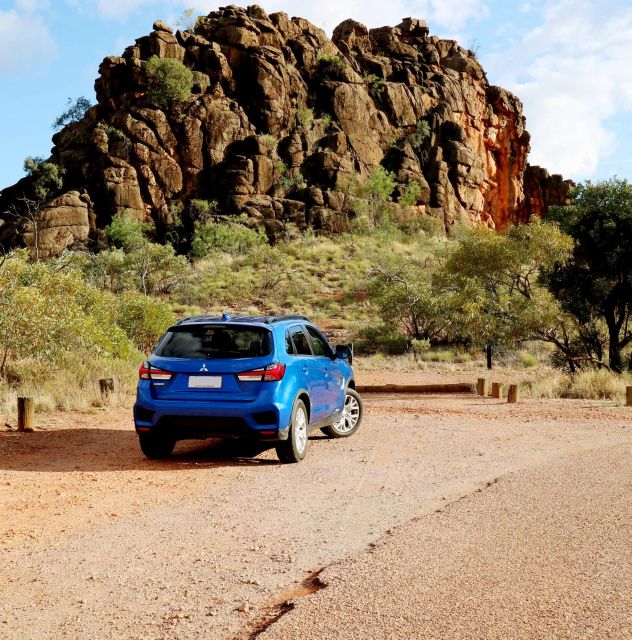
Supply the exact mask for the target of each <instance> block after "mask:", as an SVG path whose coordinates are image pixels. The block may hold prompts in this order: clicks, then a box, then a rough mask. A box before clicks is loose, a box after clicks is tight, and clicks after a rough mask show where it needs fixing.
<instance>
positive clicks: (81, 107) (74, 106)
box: [53, 96, 92, 131]
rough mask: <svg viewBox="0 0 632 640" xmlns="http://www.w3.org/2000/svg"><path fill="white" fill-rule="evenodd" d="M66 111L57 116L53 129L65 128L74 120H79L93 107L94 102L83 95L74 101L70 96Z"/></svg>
mask: <svg viewBox="0 0 632 640" xmlns="http://www.w3.org/2000/svg"><path fill="white" fill-rule="evenodd" d="M66 107H67V109H66V111H64V112H63V113H62V114H61V115H59V116H57V118H55V121H54V122H53V129H55V131H57V130H58V129H63V127H66V126H68V125H69V124H71V123H72V122H78V121H79V120H81V119H82V118H83V117H84V116H85V115H86V113H87V112H88V111H89V110H90V109H91V108H92V103H91V102H90V100H88V99H87V98H85V97H83V96H81V97H80V98H77V99H76V100H74V101H73V99H72V98H68V100H67V102H66Z"/></svg>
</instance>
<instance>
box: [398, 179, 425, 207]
mask: <svg viewBox="0 0 632 640" xmlns="http://www.w3.org/2000/svg"><path fill="white" fill-rule="evenodd" d="M420 195H421V185H420V184H419V183H418V182H417V181H416V180H411V181H410V182H409V183H408V184H407V185H406V188H405V189H404V193H403V194H402V196H401V198H400V199H399V203H400V204H401V205H402V206H403V207H412V206H414V205H416V204H417V201H418V200H419V196H420Z"/></svg>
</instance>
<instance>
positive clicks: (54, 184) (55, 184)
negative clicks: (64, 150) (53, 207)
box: [24, 157, 66, 202]
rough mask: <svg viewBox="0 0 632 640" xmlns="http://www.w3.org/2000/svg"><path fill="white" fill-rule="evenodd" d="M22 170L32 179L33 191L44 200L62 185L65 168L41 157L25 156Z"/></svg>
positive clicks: (38, 197) (41, 200)
mask: <svg viewBox="0 0 632 640" xmlns="http://www.w3.org/2000/svg"><path fill="white" fill-rule="evenodd" d="M24 171H25V172H26V173H27V174H28V175H29V176H30V177H31V178H32V179H33V187H32V188H33V193H34V195H35V197H36V198H37V199H38V200H39V201H40V202H44V201H46V200H50V199H51V198H52V197H53V196H54V195H55V194H56V193H57V192H59V191H61V189H62V187H63V186H64V174H65V173H66V169H64V167H62V166H60V165H58V164H56V163H54V162H47V161H45V160H44V159H43V158H31V157H29V158H26V160H25V161H24Z"/></svg>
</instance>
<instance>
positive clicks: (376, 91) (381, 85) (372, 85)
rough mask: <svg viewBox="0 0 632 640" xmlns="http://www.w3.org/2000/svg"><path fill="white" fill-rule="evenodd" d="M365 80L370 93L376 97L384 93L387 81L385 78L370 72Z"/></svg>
mask: <svg viewBox="0 0 632 640" xmlns="http://www.w3.org/2000/svg"><path fill="white" fill-rule="evenodd" d="M365 80H366V82H367V84H368V86H369V93H370V94H371V95H372V96H373V97H374V98H379V97H380V96H381V95H382V94H383V93H384V90H385V89H386V81H385V80H384V78H380V76H377V75H375V74H374V73H370V74H369V75H368V76H366V78H365Z"/></svg>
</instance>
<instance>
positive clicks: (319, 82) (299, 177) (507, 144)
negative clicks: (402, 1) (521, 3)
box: [0, 6, 569, 254]
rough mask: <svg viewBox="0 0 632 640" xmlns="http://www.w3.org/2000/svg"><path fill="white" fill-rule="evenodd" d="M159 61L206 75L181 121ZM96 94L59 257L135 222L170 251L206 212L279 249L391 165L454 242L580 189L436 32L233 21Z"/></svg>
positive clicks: (69, 146)
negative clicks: (537, 149) (128, 219)
mask: <svg viewBox="0 0 632 640" xmlns="http://www.w3.org/2000/svg"><path fill="white" fill-rule="evenodd" d="M152 56H158V57H161V58H173V59H175V60H178V61H180V62H182V63H183V64H185V65H186V66H187V67H189V68H190V69H191V70H193V71H194V72H195V76H194V77H195V85H194V87H193V94H192V96H191V98H190V99H188V100H186V101H185V102H183V103H180V104H177V105H174V106H173V107H172V108H169V109H163V108H161V107H160V106H159V105H158V104H156V103H155V102H153V101H152V98H151V95H150V93H149V92H148V80H149V79H148V76H147V71H146V68H145V62H146V61H147V60H148V59H149V58H150V57H152ZM95 88H96V94H97V101H98V104H97V105H96V106H95V107H93V108H92V109H91V110H90V111H89V112H88V113H87V114H86V116H85V117H84V118H83V119H82V120H81V121H80V122H76V123H73V124H71V125H69V126H68V127H66V128H65V129H64V130H62V131H61V132H59V133H58V134H56V135H55V136H54V138H53V142H54V144H55V146H54V148H53V151H52V157H51V160H52V161H54V162H57V163H59V164H62V165H63V166H64V167H65V169H66V178H65V185H66V187H65V188H66V189H67V190H68V192H67V193H65V194H60V197H58V198H56V199H54V200H53V201H52V202H49V203H48V204H47V205H46V207H45V210H44V213H45V219H46V222H45V224H46V225H47V226H46V227H45V229H46V230H47V235H46V243H47V244H46V246H47V249H46V252H47V253H49V254H53V253H54V252H55V251H56V250H58V249H60V248H63V247H64V246H68V245H69V243H73V242H75V243H76V242H85V241H86V239H87V238H88V237H92V238H94V237H96V233H97V229H98V228H99V227H103V226H105V225H107V224H108V223H109V221H110V220H111V218H112V216H113V215H114V214H116V213H121V212H126V213H127V214H128V215H131V216H134V217H136V218H138V219H146V220H150V221H153V223H154V224H155V227H156V230H157V234H158V236H159V237H160V236H164V234H166V233H167V232H168V231H169V229H170V228H171V227H172V226H173V225H174V224H178V225H181V226H182V225H184V226H185V227H186V226H187V225H192V224H193V221H192V220H190V219H188V218H187V211H188V203H189V202H190V200H192V199H208V200H215V201H217V202H218V205H219V206H218V211H219V213H220V214H221V215H223V216H226V215H238V214H246V215H247V216H248V219H249V220H250V221H251V224H253V225H260V226H262V227H264V228H265V229H266V231H267V233H268V235H269V236H270V237H271V238H272V239H274V238H275V237H277V236H279V235H280V234H282V233H284V232H285V231H286V230H287V228H288V227H289V226H295V227H297V228H298V229H305V228H307V227H313V228H314V229H317V230H322V231H323V232H328V233H336V232H340V231H344V230H346V229H348V228H349V223H350V219H351V218H352V217H353V215H354V213H353V210H352V207H351V204H350V202H352V201H353V198H350V197H349V185H350V184H351V183H352V181H353V180H356V179H358V178H359V179H360V180H362V179H364V178H366V177H367V176H368V175H369V174H370V173H371V172H372V171H374V170H375V168H376V167H377V166H379V165H382V166H384V167H385V168H387V169H388V170H390V171H392V172H393V173H394V174H395V176H396V178H397V181H398V187H397V189H396V191H395V194H394V195H395V199H397V198H398V197H400V196H401V195H402V194H403V193H404V190H405V189H406V186H407V185H409V184H410V183H411V182H417V183H418V185H419V187H420V188H419V189H418V190H417V191H418V193H419V196H418V199H417V203H416V205H415V214H416V215H419V216H423V215H428V216H432V217H434V218H436V219H437V220H439V221H440V223H441V226H442V227H443V228H444V229H445V230H446V231H449V229H450V228H451V227H452V225H454V224H455V223H456V222H464V223H466V224H484V225H487V226H489V227H493V228H496V229H499V230H502V229H505V228H506V227H507V226H508V225H510V224H512V223H518V222H522V221H524V220H527V219H528V218H529V217H530V216H531V215H544V214H546V211H547V208H548V206H550V205H552V204H558V203H560V202H564V201H565V199H566V197H567V192H568V188H569V183H568V182H564V181H563V179H562V178H561V177H560V176H553V177H551V176H549V175H548V174H547V173H546V172H545V171H544V170H542V169H539V168H536V167H529V165H528V164H527V156H528V152H529V134H528V133H527V131H526V129H525V118H524V116H523V113H522V105H521V103H520V101H519V100H518V99H517V98H516V97H515V96H513V95H512V94H510V93H509V92H508V91H506V90H504V89H501V88H499V87H494V86H490V85H489V83H488V81H487V78H486V76H485V72H484V70H483V69H482V67H481V65H480V64H479V62H478V61H477V59H476V57H475V55H474V54H473V53H472V52H470V51H467V50H465V49H463V48H462V47H460V46H459V45H458V44H457V43H456V42H454V41H450V40H440V39H439V38H436V37H434V36H431V35H430V34H429V31H428V26H427V25H426V23H425V22H424V21H423V20H416V19H412V18H406V19H405V20H403V21H402V22H401V24H399V25H398V26H396V27H382V28H379V29H367V28H366V27H365V26H364V25H362V24H360V23H358V22H355V21H353V20H347V21H345V22H343V23H342V24H341V25H339V26H338V27H337V28H336V29H335V31H334V34H333V38H332V39H331V40H330V39H329V38H327V36H326V35H325V33H324V32H323V31H322V30H320V29H318V28H317V27H315V26H314V25H312V24H310V23H309V22H307V21H306V20H303V19H301V18H291V19H290V18H289V17H288V16H287V15H286V14H284V13H274V14H271V15H267V14H266V13H265V11H263V9H261V8H260V7H258V6H251V7H248V8H247V9H245V8H240V7H236V6H229V7H225V8H221V9H219V10H218V11H215V12H213V13H211V14H209V15H208V16H207V17H205V18H202V19H200V20H199V21H198V23H197V26H196V28H195V32H191V31H178V32H176V33H175V34H174V33H173V31H172V30H171V28H170V27H168V26H167V25H166V24H164V23H163V22H161V21H158V22H156V23H155V24H154V30H153V31H152V33H150V34H149V35H148V36H145V37H142V38H139V39H138V40H137V41H136V43H135V44H134V45H133V46H131V47H128V48H127V49H126V50H125V52H124V53H123V56H121V57H115V56H111V57H108V58H105V60H104V61H103V63H102V64H101V66H100V68H99V78H98V79H97V80H96V84H95ZM426 134H427V135H426ZM28 189H29V181H28V180H25V181H21V182H20V183H18V185H15V186H14V187H12V188H9V189H6V190H5V191H3V192H2V193H1V194H0V211H8V210H14V209H15V206H13V207H12V206H11V205H15V202H16V198H18V197H20V196H21V195H28V193H27V192H28ZM79 194H81V195H79ZM79 203H81V204H79ZM0 217H3V219H4V224H3V225H2V226H0V242H2V243H4V244H12V243H15V242H18V241H20V237H21V230H22V227H21V226H20V224H19V220H18V219H17V218H16V217H15V216H14V217H13V218H12V217H11V214H10V213H9V214H6V215H4V216H0ZM62 230H63V231H62ZM53 238H54V239H53ZM26 241H31V238H30V236H27V237H26Z"/></svg>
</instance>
